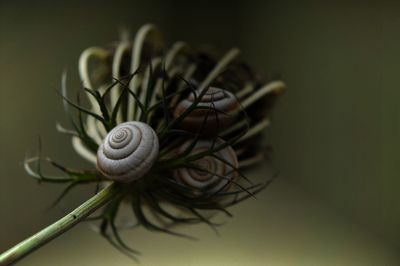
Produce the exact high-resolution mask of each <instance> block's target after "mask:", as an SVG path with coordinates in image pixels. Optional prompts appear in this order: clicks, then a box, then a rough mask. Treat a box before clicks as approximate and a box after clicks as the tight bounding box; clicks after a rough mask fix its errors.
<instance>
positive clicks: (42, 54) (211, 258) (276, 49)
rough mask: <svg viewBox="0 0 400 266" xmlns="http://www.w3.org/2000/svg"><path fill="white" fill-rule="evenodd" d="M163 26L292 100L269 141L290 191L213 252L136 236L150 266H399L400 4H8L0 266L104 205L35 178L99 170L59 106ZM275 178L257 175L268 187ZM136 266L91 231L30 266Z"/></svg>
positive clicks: (211, 238) (79, 232)
mask: <svg viewBox="0 0 400 266" xmlns="http://www.w3.org/2000/svg"><path fill="white" fill-rule="evenodd" d="M147 22H152V23H155V24H157V25H159V27H160V29H161V31H162V32H163V33H164V38H165V40H166V43H168V44H171V43H172V42H174V41H177V40H185V41H187V42H189V43H192V44H195V45H201V44H212V45H214V46H215V47H216V48H217V49H218V50H219V51H220V52H221V53H223V52H224V51H225V50H227V49H229V48H230V47H232V46H237V47H239V48H241V50H242V58H245V59H246V60H248V61H249V63H250V64H252V65H254V67H255V68H256V69H257V70H258V71H259V72H260V73H264V74H266V75H279V76H280V77H281V78H282V79H283V80H284V81H285V82H286V83H287V85H288V90H287V93H286V94H285V95H284V96H283V98H282V99H281V101H280V102H279V104H278V106H277V108H276V110H275V112H274V115H273V123H272V126H271V127H270V128H269V129H268V131H267V134H266V139H267V141H268V142H269V143H271V144H272V145H273V155H272V157H273V158H272V161H273V165H274V168H275V169H279V171H280V173H281V174H280V178H278V179H277V180H276V181H275V182H274V183H273V184H272V185H271V186H270V187H269V188H268V189H267V190H266V191H264V192H263V193H262V195H260V197H259V199H258V200H249V201H247V202H246V203H244V204H242V205H240V206H237V207H234V208H233V209H232V212H233V213H234V214H235V218H233V219H230V220H228V223H227V225H226V226H225V227H222V229H221V232H220V233H221V236H219V237H217V236H215V235H214V234H213V233H212V232H211V230H208V228H206V227H203V226H195V227H193V228H189V229H188V232H190V233H193V234H194V235H197V236H199V237H200V239H201V240H200V241H197V242H190V241H187V240H183V239H176V238H173V237H170V236H162V235H158V234H154V233H149V232H145V231H144V230H141V229H140V230H136V231H127V232H126V234H124V236H125V237H126V238H127V239H128V242H129V243H132V244H133V245H135V247H137V248H138V249H140V250H142V251H143V253H144V256H143V257H142V259H141V260H142V265H390V266H391V265H400V258H399V257H398V256H399V255H398V254H400V252H399V250H400V193H399V191H400V178H399V172H400V160H399V156H398V150H399V148H400V140H399V138H398V136H399V135H400V123H399V122H400V121H399V118H400V106H399V104H398V101H399V99H400V87H399V85H400V82H399V80H398V77H399V69H400V68H399V62H400V49H399V47H400V30H399V29H400V3H399V2H398V1H284V0H280V1H277V0H266V1H242V2H239V3H233V2H230V1H221V2H211V1H196V2H194V1H171V2H169V1H161V0H159V1H154V0H151V1H150V0H148V1H138V0H131V1H85V2H84V3H82V2H81V1H68V2H67V1H63V2H61V1H59V2H57V3H56V2H53V1H35V2H34V3H33V1H32V2H30V1H18V0H14V1H4V0H0V93H1V94H0V118H1V121H0V122H1V131H0V147H1V153H0V214H1V219H0V251H3V250H5V249H7V248H8V247H10V246H12V245H14V244H16V243H17V242H19V241H21V240H22V239H24V238H25V237H27V236H29V235H31V234H32V233H34V232H36V231H38V230H39V229H41V228H43V227H44V226H46V225H47V224H49V223H51V222H53V221H55V220H56V219H57V218H60V217H62V216H63V215H64V214H66V213H67V212H68V211H70V210H72V209H73V208H74V207H75V206H77V205H78V204H79V203H81V202H82V201H84V200H85V199H87V198H88V197H89V196H90V195H92V193H93V189H92V188H90V187H87V188H81V189H79V190H77V191H76V192H73V193H72V194H71V195H70V197H68V198H67V199H66V200H65V201H63V203H62V204H61V206H60V207H57V208H55V209H51V210H48V206H49V205H50V203H51V202H52V200H53V199H55V197H56V196H57V195H58V194H59V193H60V191H61V190H62V187H60V186H56V185H48V184H44V185H38V184H37V183H36V182H35V181H34V180H32V179H31V178H30V177H28V176H27V174H26V173H25V172H24V170H23V166H22V162H23V159H24V157H25V155H26V154H27V153H28V152H31V153H32V152H35V151H37V139H38V136H39V135H40V136H41V138H42V140H43V153H44V154H46V155H49V156H51V157H52V158H54V159H55V160H57V161H61V162H63V163H64V164H66V165H69V166H73V167H81V166H85V165H86V166H87V164H86V163H85V162H83V160H82V159H80V158H79V157H78V156H77V155H76V154H75V153H74V151H73V150H72V147H71V145H70V140H69V138H68V137H66V136H63V135H60V134H59V133H57V132H56V130H55V123H56V122H57V121H58V122H62V123H63V122H66V119H65V116H64V114H63V110H62V104H61V101H60V99H59V97H58V96H57V94H56V93H55V89H58V88H59V84H60V77H61V72H62V70H63V69H64V68H67V69H68V70H69V76H70V83H71V84H75V85H78V84H79V83H78V74H77V62H78V58H79V55H80V52H81V51H82V50H83V49H85V48H86V47H88V46H93V45H98V46H101V45H104V44H107V43H108V42H110V41H112V40H115V39H117V38H118V30H119V29H120V28H121V27H123V26H125V27H127V28H129V29H130V30H131V32H132V35H133V34H134V33H135V31H136V30H137V29H138V28H139V27H140V26H141V25H142V24H144V23H147ZM267 170H268V166H266V165H264V166H260V167H259V168H257V169H254V170H253V171H251V172H250V173H249V175H250V176H255V177H257V176H259V177H260V176H263V175H267V174H268V173H267V172H268V171H267ZM111 264H112V265H131V264H133V263H132V261H130V260H129V259H128V258H126V257H124V256H123V255H121V254H120V253H118V252H117V251H115V250H114V249H113V248H112V247H111V246H109V245H108V244H107V243H106V242H105V241H104V240H103V239H101V237H100V236H98V235H97V234H96V233H94V232H93V230H90V226H89V225H88V224H81V225H79V226H78V227H77V228H75V229H73V230H72V231H70V232H68V233H66V234H65V235H63V236H62V237H60V238H59V239H57V240H55V241H54V242H52V243H51V244H49V245H48V246H46V247H45V248H43V249H41V250H39V251H38V252H36V253H35V254H33V255H32V256H31V257H29V258H27V259H26V260H24V261H23V262H21V263H20V265H111Z"/></svg>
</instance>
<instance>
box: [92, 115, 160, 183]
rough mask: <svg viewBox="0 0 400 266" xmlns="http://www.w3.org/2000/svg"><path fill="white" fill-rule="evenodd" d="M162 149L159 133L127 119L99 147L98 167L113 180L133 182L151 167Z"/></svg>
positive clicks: (145, 125) (143, 124) (147, 126)
mask: <svg viewBox="0 0 400 266" xmlns="http://www.w3.org/2000/svg"><path fill="white" fill-rule="evenodd" d="M158 152H159V143H158V137H157V134H156V132H154V130H153V129H152V128H151V127H150V126H149V125H147V124H145V123H142V122H137V121H134V122H126V123H122V124H119V125H118V126H116V127H115V128H114V129H112V130H111V131H110V132H109V133H108V135H107V136H106V137H105V139H104V142H103V143H102V144H101V145H100V147H99V149H98V151H97V167H98V169H99V170H100V172H101V173H102V174H103V175H105V176H106V177H107V178H109V179H111V180H115V181H119V182H131V181H133V180H137V179H139V178H141V177H143V176H144V175H145V174H146V173H147V172H148V171H149V170H150V169H151V167H152V166H153V164H154V163H155V161H156V160H157V157H158Z"/></svg>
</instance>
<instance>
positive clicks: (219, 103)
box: [174, 87, 239, 136]
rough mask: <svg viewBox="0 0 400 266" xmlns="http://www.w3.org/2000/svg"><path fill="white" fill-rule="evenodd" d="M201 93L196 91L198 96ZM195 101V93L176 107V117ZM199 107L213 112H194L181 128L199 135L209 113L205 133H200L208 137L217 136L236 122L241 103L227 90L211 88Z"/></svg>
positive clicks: (197, 110)
mask: <svg viewBox="0 0 400 266" xmlns="http://www.w3.org/2000/svg"><path fill="white" fill-rule="evenodd" d="M200 93H201V92H200V91H196V95H197V96H199V95H200ZM194 101H195V97H194V93H191V94H190V95H189V97H188V98H187V99H184V100H183V101H181V102H180V103H179V104H178V105H177V106H176V108H175V111H174V117H175V118H176V117H179V116H180V115H181V114H182V113H183V112H184V111H185V110H186V109H188V108H189V107H190V106H191V105H192V104H193V102H194ZM197 106H200V107H209V108H211V109H212V110H209V109H205V108H204V109H195V110H193V111H192V112H191V113H190V114H189V115H188V116H186V117H185V118H184V119H183V121H182V122H181V123H180V125H179V127H180V128H181V129H183V130H186V131H189V132H193V133H198V132H199V131H200V130H201V127H202V125H203V123H204V119H205V118H206V115H207V113H208V116H207V121H206V122H205V126H204V128H203V131H202V132H200V133H201V134H202V135H206V136H209V135H213V134H216V133H218V131H219V130H221V129H224V128H227V127H228V126H230V125H231V124H232V123H233V122H234V121H235V118H236V114H237V111H238V110H239V102H238V101H237V100H236V98H235V96H234V95H233V94H232V93H230V92H229V91H227V90H224V89H220V88H216V87H209V88H208V90H207V92H206V93H205V94H204V96H203V97H202V98H201V100H200V102H199V103H198V105H197ZM214 109H215V110H214Z"/></svg>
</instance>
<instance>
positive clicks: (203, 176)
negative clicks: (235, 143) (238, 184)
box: [173, 139, 239, 193]
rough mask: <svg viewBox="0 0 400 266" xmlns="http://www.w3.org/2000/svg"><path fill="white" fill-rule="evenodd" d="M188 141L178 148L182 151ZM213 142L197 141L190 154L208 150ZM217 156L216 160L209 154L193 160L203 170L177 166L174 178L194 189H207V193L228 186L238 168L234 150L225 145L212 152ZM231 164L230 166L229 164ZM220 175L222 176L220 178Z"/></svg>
mask: <svg viewBox="0 0 400 266" xmlns="http://www.w3.org/2000/svg"><path fill="white" fill-rule="evenodd" d="M190 143H191V142H190V141H188V142H186V143H185V144H184V145H183V146H182V147H181V149H180V152H183V151H184V150H185V149H186V148H187V147H188V146H189V145H190ZM223 143H224V141H223V140H221V139H218V141H217V142H216V143H215V145H221V144H223ZM212 145H213V142H212V141H210V140H201V141H199V142H197V144H196V145H195V146H194V148H193V150H192V151H191V154H197V153H200V152H204V151H207V150H210V149H211V148H212ZM214 154H215V155H216V156H217V157H220V158H222V159H223V160H224V161H226V162H228V163H229V164H227V163H225V162H224V161H222V160H218V159H216V158H214V157H211V156H205V157H203V158H200V159H198V160H196V161H194V164H196V165H197V166H198V167H199V168H202V169H206V170H207V171H203V170H201V169H197V168H179V169H177V170H175V171H174V173H173V175H174V177H175V179H176V180H177V181H178V182H180V183H182V184H184V185H186V186H189V187H191V188H193V189H195V190H199V191H207V192H209V193H215V192H217V191H220V190H221V191H223V190H226V189H228V188H229V185H230V184H229V183H231V181H233V180H234V179H236V178H237V176H238V173H237V171H236V170H235V169H233V168H232V166H234V167H235V168H238V165H239V164H238V160H237V156H236V153H235V151H234V150H233V149H232V147H231V146H227V147H225V148H224V149H221V150H219V151H217V152H215V153H214ZM231 165H232V166H231ZM222 176H223V177H224V178H222Z"/></svg>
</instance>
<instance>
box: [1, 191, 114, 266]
mask: <svg viewBox="0 0 400 266" xmlns="http://www.w3.org/2000/svg"><path fill="white" fill-rule="evenodd" d="M118 192H119V189H118V185H117V184H116V183H112V184H111V185H109V186H108V187H106V188H104V189H103V190H101V191H100V192H99V193H97V194H96V195H94V196H93V197H92V198H90V199H89V200H87V201H86V202H84V203H83V204H82V205H80V206H79V207H78V208H76V209H75V210H73V211H72V212H71V213H69V214H67V215H66V216H64V217H63V218H61V219H60V220H58V221H56V222H55V223H53V224H51V225H49V226H48V227H46V228H44V229H43V230H41V231H39V232H38V233H36V234H35V235H33V236H31V237H29V238H27V239H25V240H24V241H22V242H20V243H19V244H17V245H15V246H14V247H12V248H10V249H9V250H7V251H5V252H4V253H2V254H1V255H0V265H1V266H5V265H11V264H13V263H16V262H17V261H19V260H20V259H22V258H23V257H25V256H27V255H28V254H30V253H32V252H33V251H35V250H36V249H38V248H40V247H41V246H43V245H44V244H46V243H48V242H50V241H51V240H53V239H54V238H56V237H57V236H59V235H61V234H63V233H65V232H66V231H68V230H69V229H71V228H72V227H73V226H75V225H76V224H78V223H79V222H80V221H82V220H83V219H84V218H86V217H87V216H89V215H90V214H91V213H93V212H94V211H95V210H97V209H98V208H99V207H101V206H102V205H104V204H105V203H107V202H108V201H110V200H111V199H112V198H113V197H114V196H115V195H116V194H117V193H118Z"/></svg>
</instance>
